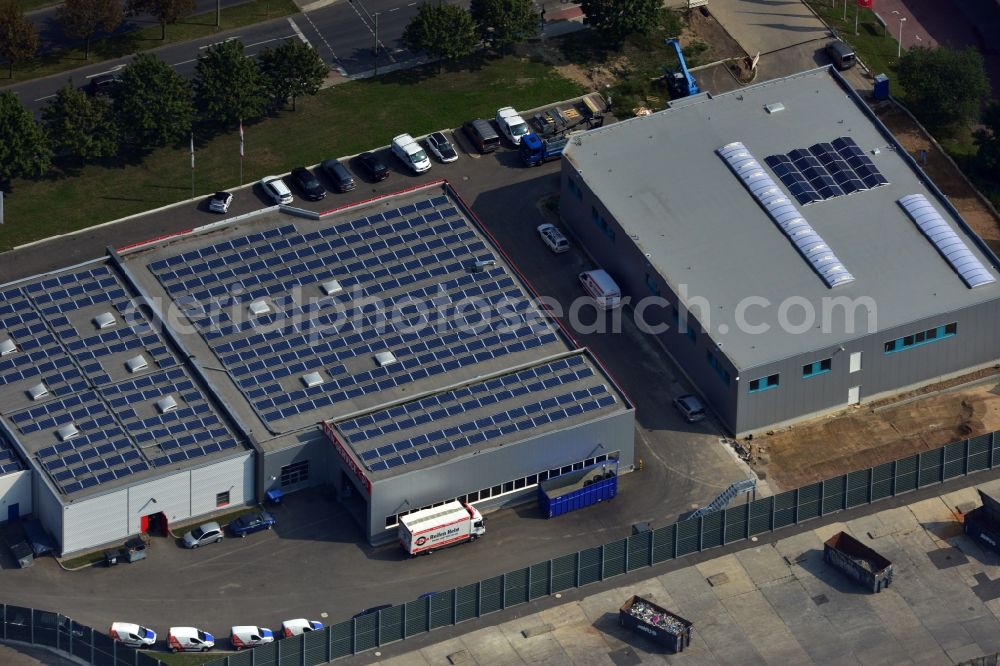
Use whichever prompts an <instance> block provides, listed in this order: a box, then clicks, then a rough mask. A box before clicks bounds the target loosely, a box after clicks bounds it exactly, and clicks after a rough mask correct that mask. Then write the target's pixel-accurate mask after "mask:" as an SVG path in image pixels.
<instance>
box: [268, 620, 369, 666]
mask: <svg viewBox="0 0 1000 666" xmlns="http://www.w3.org/2000/svg"><path fill="white" fill-rule="evenodd" d="M367 618H370V620H369V622H368V624H374V622H372V620H374V621H377V618H376V617H375V616H374V615H366V616H365V618H359V619H367ZM359 624H361V623H360V622H358V623H356V624H355V631H357V626H358V625H359ZM372 634H374V631H373V632H372ZM304 640H305V634H299V635H298V636H289V637H288V638H283V639H281V643H280V645H278V666H299V664H301V663H302V643H303V641H304ZM363 644H364V645H368V643H367V642H365V643H363ZM371 647H378V641H375V645H372V646H371Z"/></svg>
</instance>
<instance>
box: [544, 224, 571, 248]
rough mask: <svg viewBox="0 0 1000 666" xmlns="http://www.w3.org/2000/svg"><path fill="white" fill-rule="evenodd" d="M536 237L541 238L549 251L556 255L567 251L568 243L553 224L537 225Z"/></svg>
mask: <svg viewBox="0 0 1000 666" xmlns="http://www.w3.org/2000/svg"><path fill="white" fill-rule="evenodd" d="M538 235H539V236H541V237H542V242H544V243H545V244H546V245H548V246H549V249H550V250H552V251H553V252H555V253H556V254H561V253H563V252H568V251H569V241H568V240H566V236H564V235H563V232H561V231H559V229H558V228H556V226H555V225H554V224H541V225H539V226H538Z"/></svg>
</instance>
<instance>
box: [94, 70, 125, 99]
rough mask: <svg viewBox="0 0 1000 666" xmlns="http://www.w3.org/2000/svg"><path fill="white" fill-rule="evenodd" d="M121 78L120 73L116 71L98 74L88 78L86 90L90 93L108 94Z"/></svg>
mask: <svg viewBox="0 0 1000 666" xmlns="http://www.w3.org/2000/svg"><path fill="white" fill-rule="evenodd" d="M121 80H122V79H121V75H120V74H118V72H108V73H106V74H98V75H97V76H94V77H92V78H91V79H90V83H88V84H87V90H88V91H89V92H90V94H91V95H108V94H110V93H111V91H113V90H114V89H115V87H117V86H118V84H119V83H121Z"/></svg>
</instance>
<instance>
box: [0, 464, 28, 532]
mask: <svg viewBox="0 0 1000 666" xmlns="http://www.w3.org/2000/svg"><path fill="white" fill-rule="evenodd" d="M31 475H32V472H31V471H30V470H26V469H25V470H21V471H20V472H11V473H10V474H4V475H3V476H0V523H3V522H6V521H7V515H8V511H7V509H8V508H9V507H10V506H11V505H12V504H16V505H17V511H18V515H20V516H26V515H28V514H29V513H31Z"/></svg>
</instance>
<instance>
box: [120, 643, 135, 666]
mask: <svg viewBox="0 0 1000 666" xmlns="http://www.w3.org/2000/svg"><path fill="white" fill-rule="evenodd" d="M137 654H138V650H136V649H135V648H130V647H128V646H127V645H122V644H121V643H118V644H117V645H115V664H116V665H117V666H135V659H136V655H137Z"/></svg>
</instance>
